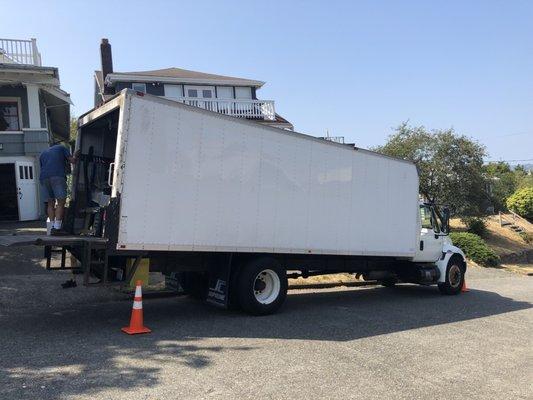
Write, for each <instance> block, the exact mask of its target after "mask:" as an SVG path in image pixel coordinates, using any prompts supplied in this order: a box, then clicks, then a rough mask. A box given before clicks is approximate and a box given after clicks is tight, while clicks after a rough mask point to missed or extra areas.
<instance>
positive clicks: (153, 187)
mask: <svg viewBox="0 0 533 400" xmlns="http://www.w3.org/2000/svg"><path fill="white" fill-rule="evenodd" d="M110 113H114V115H116V118H115V122H116V127H114V128H112V129H110V130H109V135H111V136H113V135H115V137H108V138H105V141H106V142H107V143H108V145H107V147H105V146H104V147H105V148H104V147H102V146H101V150H100V152H101V153H102V154H101V155H106V156H108V157H114V161H115V164H114V168H113V170H112V178H113V179H112V186H113V189H112V194H111V196H112V198H113V199H115V200H117V201H118V202H119V214H120V215H119V227H118V240H117V243H116V247H117V250H165V251H166V250H168V251H199V252H203V251H210V252H213V251H220V252H251V253H252V252H253V253H261V252H264V253H292V254H295V253H297V254H331V255H375V256H390V257H400V258H411V257H413V256H414V254H415V251H416V248H417V240H418V236H417V235H418V234H419V232H417V230H419V217H418V173H417V170H416V167H415V166H414V165H413V164H412V163H410V162H406V161H403V160H399V159H394V158H390V157H386V156H384V155H380V154H377V153H374V152H371V151H367V150H363V149H358V148H353V147H349V146H346V145H342V144H337V143H333V142H329V141H325V140H323V139H318V138H314V137H312V136H308V135H304V134H301V133H296V132H292V131H287V130H282V129H278V128H272V127H268V126H265V125H262V124H259V123H257V122H254V121H248V120H245V119H238V118H235V117H229V116H225V115H222V114H220V113H215V112H211V111H207V110H203V109H201V108H197V107H192V106H188V105H184V104H181V103H178V102H175V101H171V100H167V99H163V98H158V97H155V96H150V95H141V94H138V93H135V92H133V91H131V90H125V91H123V92H121V93H120V95H118V96H117V97H115V98H114V99H112V100H110V101H109V102H108V103H106V104H105V105H104V106H103V107H101V108H99V109H96V110H94V111H92V112H90V113H88V114H87V115H85V116H83V117H82V118H81V119H80V132H81V133H82V134H83V132H90V129H91V126H94V125H95V124H98V121H99V120H100V119H102V117H103V116H105V115H108V114H110ZM96 131H97V130H95V132H96ZM89 136H90V135H89V134H86V135H85V136H84V138H82V145H83V140H85V146H87V144H88V143H90V142H91V139H90V138H89ZM95 143H96V142H95ZM109 143H111V147H114V146H115V143H116V151H115V152H114V153H115V154H114V155H113V154H109V153H110V151H109ZM96 152H97V153H98V149H97V150H96ZM103 153H108V154H103ZM111 153H113V152H111Z"/></svg>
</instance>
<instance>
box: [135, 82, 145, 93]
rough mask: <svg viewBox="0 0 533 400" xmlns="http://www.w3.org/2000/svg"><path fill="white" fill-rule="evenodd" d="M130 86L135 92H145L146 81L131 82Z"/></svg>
mask: <svg viewBox="0 0 533 400" xmlns="http://www.w3.org/2000/svg"><path fill="white" fill-rule="evenodd" d="M131 88H132V89H133V90H135V91H136V92H141V93H146V83H132V85H131Z"/></svg>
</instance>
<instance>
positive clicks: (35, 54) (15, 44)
mask: <svg viewBox="0 0 533 400" xmlns="http://www.w3.org/2000/svg"><path fill="white" fill-rule="evenodd" d="M2 63H4V64H24V65H36V66H38V67H40V66H41V53H39V50H38V49H37V40H36V39H30V40H21V39H0V64H2Z"/></svg>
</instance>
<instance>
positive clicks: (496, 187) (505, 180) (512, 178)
mask: <svg viewBox="0 0 533 400" xmlns="http://www.w3.org/2000/svg"><path fill="white" fill-rule="evenodd" d="M483 170H484V171H485V174H486V177H487V179H488V180H489V182H490V187H491V190H490V197H491V200H492V204H493V205H494V209H495V211H505V210H506V209H507V206H506V203H505V202H506V201H507V198H508V197H509V196H510V195H512V194H513V193H514V192H515V190H516V189H517V187H518V180H519V175H520V174H521V171H520V170H516V169H515V170H514V171H513V170H512V169H511V166H510V165H509V164H507V163H506V162H501V161H500V162H491V163H488V164H487V165H485V166H484V167H483Z"/></svg>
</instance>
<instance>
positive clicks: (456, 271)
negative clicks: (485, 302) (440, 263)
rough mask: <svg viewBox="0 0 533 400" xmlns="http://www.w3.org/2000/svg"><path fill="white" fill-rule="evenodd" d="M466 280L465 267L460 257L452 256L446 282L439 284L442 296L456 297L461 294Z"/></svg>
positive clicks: (447, 267) (447, 268)
mask: <svg viewBox="0 0 533 400" xmlns="http://www.w3.org/2000/svg"><path fill="white" fill-rule="evenodd" d="M464 280H465V265H464V261H463V259H462V258H461V257H460V256H452V257H451V258H450V260H449V261H448V265H447V266H446V281H445V282H443V283H439V284H438V286H439V290H440V292H441V293H442V294H446V295H455V294H459V293H461V288H462V287H463V283H464Z"/></svg>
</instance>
